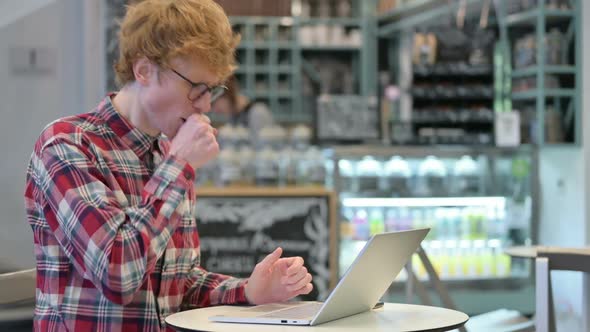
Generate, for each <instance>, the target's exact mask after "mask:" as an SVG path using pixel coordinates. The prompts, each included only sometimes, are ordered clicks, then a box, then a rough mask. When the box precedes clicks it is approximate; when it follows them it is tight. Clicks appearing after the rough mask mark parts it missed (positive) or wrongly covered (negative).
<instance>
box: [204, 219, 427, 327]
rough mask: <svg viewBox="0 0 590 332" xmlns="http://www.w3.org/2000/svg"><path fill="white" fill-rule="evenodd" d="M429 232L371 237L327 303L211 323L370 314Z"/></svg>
mask: <svg viewBox="0 0 590 332" xmlns="http://www.w3.org/2000/svg"><path fill="white" fill-rule="evenodd" d="M429 230H430V229H428V228H425V229H415V230H409V231H403V232H392V233H383V234H377V235H374V236H373V237H371V239H370V240H369V241H368V242H367V244H366V245H365V247H364V248H363V249H362V250H361V252H360V253H359V255H358V256H357V257H356V259H355V260H354V262H353V263H352V265H351V266H350V267H349V268H348V270H347V271H346V273H345V274H344V276H343V277H342V279H340V281H339V282H338V284H337V285H336V288H334V290H333V291H332V293H330V296H328V299H327V300H326V301H325V302H309V301H302V302H285V303H271V304H264V305H258V306H254V307H250V308H246V309H243V310H240V311H234V312H231V313H228V314H227V315H216V316H210V317H209V320H210V321H214V322H226V323H254V324H284V325H318V324H322V323H325V322H329V321H331V320H335V319H339V318H343V317H348V316H352V315H355V314H359V313H361V312H365V311H369V310H371V309H372V308H373V306H375V304H376V303H377V301H379V299H380V298H381V296H383V294H384V293H385V291H386V290H387V288H389V286H390V285H391V283H392V282H393V280H394V279H395V277H396V276H397V274H398V273H399V272H400V271H401V269H402V268H403V266H404V265H405V264H406V262H407V261H408V260H409V259H410V257H411V256H412V254H413V253H414V252H415V251H416V249H417V248H418V246H419V245H420V242H422V240H423V239H424V237H426V234H427V233H428V231H429Z"/></svg>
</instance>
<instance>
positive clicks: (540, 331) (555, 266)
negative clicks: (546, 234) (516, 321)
mask: <svg viewBox="0 0 590 332" xmlns="http://www.w3.org/2000/svg"><path fill="white" fill-rule="evenodd" d="M551 271H578V272H584V273H590V248H560V247H541V246H539V247H537V248H536V258H535V272H536V277H535V278H536V280H535V295H536V300H535V310H536V313H535V325H536V328H537V332H555V331H556V328H555V315H554V310H553V296H552V294H551Z"/></svg>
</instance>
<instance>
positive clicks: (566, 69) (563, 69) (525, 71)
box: [512, 65, 576, 78]
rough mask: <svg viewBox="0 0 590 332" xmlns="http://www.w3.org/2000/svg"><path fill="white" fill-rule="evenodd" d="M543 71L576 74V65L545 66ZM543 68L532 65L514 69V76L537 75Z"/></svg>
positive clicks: (557, 73)
mask: <svg viewBox="0 0 590 332" xmlns="http://www.w3.org/2000/svg"><path fill="white" fill-rule="evenodd" d="M543 68H544V70H543V73H545V74H555V75H559V74H562V75H575V74H576V67H574V66H568V65H556V66H544V67H543ZM539 70H541V67H540V66H531V67H526V68H522V69H515V70H514V71H512V78H521V77H527V76H533V75H536V74H537V72H538V71H539Z"/></svg>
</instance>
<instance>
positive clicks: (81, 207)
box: [32, 137, 194, 305]
mask: <svg viewBox="0 0 590 332" xmlns="http://www.w3.org/2000/svg"><path fill="white" fill-rule="evenodd" d="M32 167H33V177H34V181H35V183H36V184H37V186H38V188H39V190H38V194H39V196H38V197H36V199H37V200H38V201H44V203H45V204H44V205H45V206H46V208H45V210H46V211H45V217H46V220H47V223H48V225H49V227H50V228H51V230H52V231H53V233H54V234H55V237H56V239H57V241H58V242H59V244H60V246H61V247H62V249H63V250H64V252H65V253H66V255H68V257H69V259H70V261H71V263H72V264H73V266H74V268H75V269H76V270H77V271H78V272H79V273H80V274H82V275H84V277H85V278H87V279H89V280H91V281H92V282H93V284H94V285H95V286H96V287H97V288H98V289H100V290H101V291H102V293H103V294H104V295H105V297H107V298H108V299H109V300H111V301H113V302H114V303H117V304H122V305H125V304H127V303H129V302H131V301H132V299H133V297H134V294H135V293H136V291H137V290H138V289H139V287H141V285H142V283H143V282H144V281H145V279H146V278H147V276H148V275H149V273H150V272H151V271H153V269H154V267H155V264H156V261H157V259H158V257H160V256H161V255H162V253H163V251H164V250H165V248H166V246H167V243H168V241H169V240H170V237H171V234H173V233H174V230H175V229H176V226H177V225H178V223H179V220H180V215H179V214H178V213H177V212H176V210H177V207H178V206H179V205H180V203H181V202H182V201H183V197H184V195H185V192H186V191H187V190H188V188H190V186H191V185H192V179H193V177H194V170H193V169H192V168H191V167H190V165H188V164H187V163H186V162H184V161H182V160H179V159H177V158H175V157H173V156H169V157H167V158H166V159H164V160H163V161H162V163H161V164H160V165H159V166H158V168H157V169H156V170H155V171H154V174H153V176H152V178H151V179H150V180H149V181H148V183H147V184H146V185H145V186H144V190H143V192H142V203H141V204H140V205H139V206H121V204H120V203H119V199H117V198H120V197H121V195H125V193H124V192H121V190H113V189H112V188H110V187H109V186H108V185H107V184H106V181H105V180H104V175H103V173H102V172H101V170H100V169H99V168H98V167H97V163H96V161H95V158H94V156H93V155H92V153H90V152H89V151H88V149H86V148H84V147H83V146H82V144H76V143H75V142H72V140H71V139H69V138H66V137H61V138H60V137H54V139H52V140H51V141H50V142H47V143H46V144H45V145H44V146H43V147H42V148H40V149H39V150H38V151H37V152H36V153H34V154H33V156H32Z"/></svg>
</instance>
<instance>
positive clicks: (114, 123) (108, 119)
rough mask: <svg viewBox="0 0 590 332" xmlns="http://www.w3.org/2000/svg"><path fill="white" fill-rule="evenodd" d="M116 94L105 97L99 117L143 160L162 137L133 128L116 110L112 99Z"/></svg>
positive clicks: (99, 109) (100, 106)
mask: <svg viewBox="0 0 590 332" xmlns="http://www.w3.org/2000/svg"><path fill="white" fill-rule="evenodd" d="M114 96H115V93H110V94H109V95H108V96H106V97H105V99H104V100H103V102H102V103H101V104H100V105H99V107H98V115H99V116H100V117H102V118H103V119H104V120H105V123H106V125H107V126H108V127H109V128H110V129H111V130H112V131H113V132H114V133H115V134H116V135H117V136H119V138H121V140H122V141H123V143H125V144H126V145H127V146H129V148H131V149H132V150H133V152H135V154H136V155H137V156H138V157H139V158H142V157H143V156H144V155H145V154H146V153H147V152H148V151H150V150H152V149H153V148H154V147H156V148H157V144H155V143H156V142H157V141H158V139H159V138H160V136H151V135H148V134H146V133H144V132H142V131H141V130H139V129H138V128H137V127H135V126H133V125H132V124H131V123H130V122H129V121H128V120H127V119H126V118H125V117H123V116H122V115H121V114H120V113H119V112H117V111H116V110H115V106H114V105H113V103H112V97H114Z"/></svg>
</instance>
